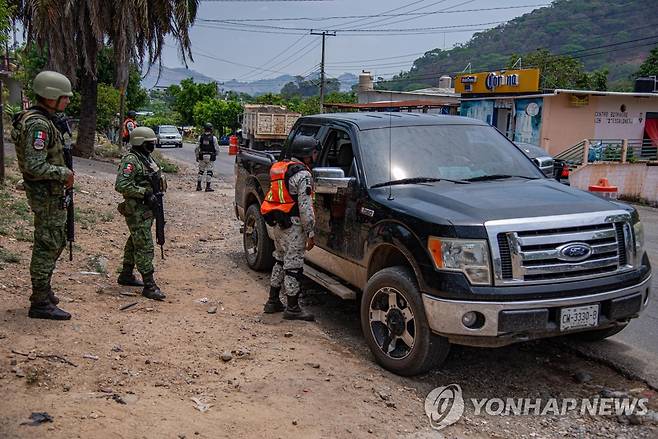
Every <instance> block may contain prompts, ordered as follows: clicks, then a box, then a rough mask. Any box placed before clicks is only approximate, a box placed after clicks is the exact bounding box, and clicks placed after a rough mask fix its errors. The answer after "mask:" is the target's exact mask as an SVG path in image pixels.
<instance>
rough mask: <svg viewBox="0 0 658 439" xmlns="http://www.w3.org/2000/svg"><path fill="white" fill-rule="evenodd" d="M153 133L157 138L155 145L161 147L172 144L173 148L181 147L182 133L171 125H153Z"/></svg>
mask: <svg viewBox="0 0 658 439" xmlns="http://www.w3.org/2000/svg"><path fill="white" fill-rule="evenodd" d="M153 131H155V135H156V137H157V138H158V140H157V141H156V144H155V146H156V147H157V148H163V147H165V146H173V147H174V148H182V147H183V135H182V134H181V133H180V131H178V128H176V127H175V126H173V125H158V126H155V127H153Z"/></svg>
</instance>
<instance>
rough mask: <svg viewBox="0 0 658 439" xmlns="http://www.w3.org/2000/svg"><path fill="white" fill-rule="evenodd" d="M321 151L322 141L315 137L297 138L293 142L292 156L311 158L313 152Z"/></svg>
mask: <svg viewBox="0 0 658 439" xmlns="http://www.w3.org/2000/svg"><path fill="white" fill-rule="evenodd" d="M321 149H322V148H321V145H320V141H318V139H316V138H315V137H311V136H297V137H295V139H294V140H293V141H292V145H291V147H290V155H291V156H292V157H297V158H303V157H310V156H312V155H313V152H315V151H318V152H320V150H321Z"/></svg>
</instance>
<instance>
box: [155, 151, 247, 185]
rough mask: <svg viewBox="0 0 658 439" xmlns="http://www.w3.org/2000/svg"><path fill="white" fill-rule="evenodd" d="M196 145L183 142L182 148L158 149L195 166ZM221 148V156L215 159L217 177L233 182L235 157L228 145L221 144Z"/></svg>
mask: <svg viewBox="0 0 658 439" xmlns="http://www.w3.org/2000/svg"><path fill="white" fill-rule="evenodd" d="M195 147H196V145H195V144H193V143H183V147H182V148H161V149H158V151H160V152H162V153H163V154H164V155H166V156H170V157H173V158H175V159H177V160H180V161H183V162H186V163H189V164H191V165H193V166H194V165H195V164H196V160H195V158H194V148H195ZM219 150H220V153H219V156H218V157H217V161H215V177H217V178H220V179H222V180H223V181H225V182H227V183H233V182H234V181H235V175H234V173H233V164H234V163H235V157H234V156H230V155H228V147H227V146H220V147H219Z"/></svg>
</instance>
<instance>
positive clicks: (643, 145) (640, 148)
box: [555, 139, 658, 166]
mask: <svg viewBox="0 0 658 439" xmlns="http://www.w3.org/2000/svg"><path fill="white" fill-rule="evenodd" d="M656 146H657V145H656V143H655V142H652V141H651V140H647V139H585V140H583V141H582V142H580V143H577V144H576V145H574V146H572V147H571V148H569V149H567V150H565V151H562V152H561V153H560V154H557V155H556V156H555V158H556V159H559V160H564V161H565V162H568V163H569V164H570V165H572V166H578V165H582V164H584V163H594V162H622V163H627V162H630V163H633V162H644V161H653V160H658V148H657V147H656Z"/></svg>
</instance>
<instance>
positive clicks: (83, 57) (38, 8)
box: [10, 0, 199, 157]
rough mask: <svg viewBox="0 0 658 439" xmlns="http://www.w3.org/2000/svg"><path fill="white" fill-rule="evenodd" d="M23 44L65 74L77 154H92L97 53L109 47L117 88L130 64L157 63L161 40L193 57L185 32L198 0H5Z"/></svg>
mask: <svg viewBox="0 0 658 439" xmlns="http://www.w3.org/2000/svg"><path fill="white" fill-rule="evenodd" d="M10 3H11V4H13V5H15V6H16V11H17V14H16V15H17V17H16V18H18V19H19V20H20V21H21V22H22V23H23V25H24V28H25V34H26V37H27V42H28V43H30V44H32V43H33V44H36V45H37V46H39V47H41V48H47V49H48V54H49V59H48V68H51V69H53V70H57V71H59V72H62V73H64V74H65V75H67V76H68V77H69V78H71V79H72V80H73V82H74V84H77V85H78V88H79V90H80V98H81V103H80V128H79V132H78V142H77V145H76V148H77V153H78V154H79V155H81V156H84V157H88V156H90V155H91V154H92V153H93V148H94V137H95V132H96V101H97V86H98V78H97V72H98V66H97V59H98V52H99V50H100V49H101V47H103V46H105V45H112V46H113V49H114V50H113V53H114V58H115V63H116V66H117V84H116V86H117V87H119V88H124V89H125V86H126V84H127V80H128V71H129V67H130V64H131V63H137V64H138V65H139V66H141V67H144V66H146V67H148V68H150V67H151V66H152V65H154V64H156V63H157V64H159V63H160V60H161V55H162V49H163V47H164V45H165V37H166V36H167V35H172V36H173V37H174V39H175V40H176V42H177V43H178V48H179V54H180V56H181V59H182V60H183V62H185V63H186V62H187V60H188V59H190V60H191V59H192V52H191V41H190V37H189V29H190V27H191V26H192V24H193V23H194V19H195V18H196V13H197V9H198V5H199V0H142V1H135V0H10Z"/></svg>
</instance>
